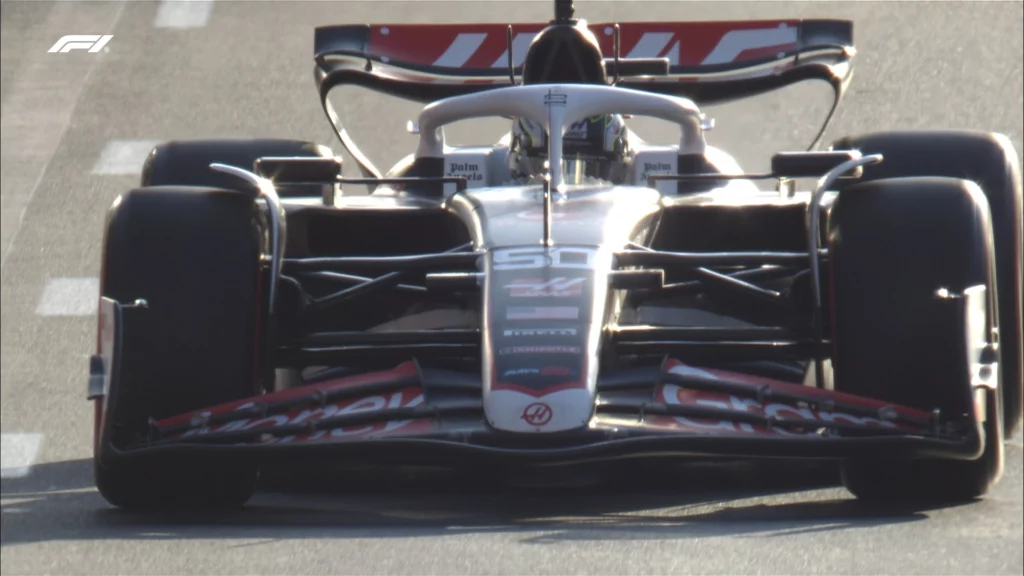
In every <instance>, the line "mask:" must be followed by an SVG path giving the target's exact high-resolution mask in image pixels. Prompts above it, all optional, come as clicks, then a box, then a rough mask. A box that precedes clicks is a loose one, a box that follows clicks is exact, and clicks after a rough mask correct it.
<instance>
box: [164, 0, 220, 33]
mask: <svg viewBox="0 0 1024 576" xmlns="http://www.w3.org/2000/svg"><path fill="white" fill-rule="evenodd" d="M211 12H213V0H164V1H163V2H161V3H160V8H159V9H157V11H156V17H155V18H154V19H153V26H156V27H157V28H173V29H177V30H187V29H190V28H202V27H203V26H206V23H207V22H209V20H210V13H211Z"/></svg>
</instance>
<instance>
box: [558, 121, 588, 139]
mask: <svg viewBox="0 0 1024 576" xmlns="http://www.w3.org/2000/svg"><path fill="white" fill-rule="evenodd" d="M562 138H564V139H568V140H585V139H586V138H587V121H586V120H578V121H576V122H573V123H572V125H570V126H569V129H568V130H566V131H565V135H564V136H562Z"/></svg>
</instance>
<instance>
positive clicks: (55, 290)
mask: <svg viewBox="0 0 1024 576" xmlns="http://www.w3.org/2000/svg"><path fill="white" fill-rule="evenodd" d="M99 294H100V281H99V278H54V279H52V280H50V281H49V282H47V283H46V288H45V289H44V290H43V295H42V297H41V298H40V299H39V305H38V306H36V314H39V315H40V316H91V315H92V314H95V313H96V309H97V306H98V305H99Z"/></svg>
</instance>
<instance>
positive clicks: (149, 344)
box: [95, 187, 268, 509]
mask: <svg viewBox="0 0 1024 576" xmlns="http://www.w3.org/2000/svg"><path fill="white" fill-rule="evenodd" d="M262 236H263V232H262V225H261V224H260V214H259V208H258V205H257V203H256V202H255V201H254V200H253V198H252V197H251V196H250V195H247V194H245V193H243V192H239V191H231V190H217V189H211V188H188V187H153V188H140V189H135V190H132V191H130V192H128V193H126V194H123V195H122V196H121V197H119V198H118V200H117V201H115V203H114V205H113V207H112V208H111V211H110V214H109V216H108V220H107V228H106V235H105V239H104V255H103V270H102V274H101V276H102V280H101V294H102V295H103V296H106V297H108V298H111V299H113V300H116V301H118V302H123V303H125V302H132V301H134V300H136V299H139V298H142V299H145V300H146V301H147V303H148V307H147V308H145V309H142V310H133V311H132V315H133V319H132V320H131V321H130V322H128V321H126V322H125V326H124V338H123V340H122V346H123V347H122V349H121V353H120V356H119V358H120V372H119V375H118V384H117V386H116V387H115V390H114V391H112V394H113V395H114V397H112V398H110V399H109V406H111V407H112V408H111V410H112V411H111V413H109V414H107V425H108V428H107V432H106V433H104V437H103V438H102V439H101V442H104V443H109V444H110V445H112V446H114V447H117V448H123V447H126V446H130V445H132V444H135V443H138V442H140V441H144V439H145V438H146V436H147V433H148V425H147V422H148V419H149V418H153V419H155V420H159V419H162V418H166V417H169V416H174V415H177V414H182V413H187V412H190V411H194V410H199V409H201V408H205V407H208V406H213V405H216V404H220V403H223V402H230V401H233V400H239V399H243V398H247V397H251V396H254V395H256V394H258V393H259V391H260V385H261V382H260V377H261V373H262V371H261V370H259V369H258V368H257V366H258V363H259V362H260V357H259V356H260V354H261V346H260V344H259V342H262V341H265V339H264V338H263V337H261V335H260V331H261V330H263V329H265V326H266V316H267V312H266V311H267V308H268V307H267V302H265V301H264V296H263V295H264V294H266V292H265V291H264V290H262V289H261V285H262V284H263V283H264V280H263V278H264V275H262V274H261V265H260V255H261V246H262ZM104 454H105V450H104V448H103V446H102V445H101V446H99V447H98V449H97V455H96V458H95V477H96V485H97V487H98V489H99V491H100V493H101V494H102V495H103V497H104V498H105V499H106V500H107V501H108V502H110V503H111V504H113V505H115V506H119V507H123V508H132V509H158V508H173V509H182V508H224V507H236V506H240V505H242V504H243V503H245V501H247V500H248V499H249V497H250V496H251V495H252V494H253V491H254V487H255V482H256V467H255V466H254V465H252V464H247V463H235V462H231V461H226V460H224V459H223V458H203V457H191V456H189V457H184V456H181V457H179V456H177V455H176V456H173V457H163V456H160V457H153V458H150V457H146V458H145V459H135V458H132V459H119V458H106V459H104V458H103V456H104Z"/></svg>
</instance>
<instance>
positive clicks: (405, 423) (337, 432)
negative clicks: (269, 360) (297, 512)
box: [182, 388, 423, 444]
mask: <svg viewBox="0 0 1024 576" xmlns="http://www.w3.org/2000/svg"><path fill="white" fill-rule="evenodd" d="M421 404H423V392H422V391H421V390H420V389H419V388H407V389H405V390H401V391H399V392H394V393H392V394H379V395H375V396H367V397H364V398H359V399H356V400H345V401H341V402H336V403H334V404H328V405H326V406H320V407H316V408H305V409H297V410H292V411H291V412H287V413H284V414H274V415H271V416H265V417H261V418H242V419H239V420H234V421H231V422H227V423H225V424H220V425H217V426H211V427H208V428H197V429H193V430H189V431H188V432H185V433H184V434H183V435H182V437H183V438H185V437H189V436H205V435H207V434H213V433H217V432H236V431H242V430H252V429H267V430H268V431H269V430H273V429H274V428H279V427H281V426H291V425H295V424H309V423H310V422H316V421H318V420H323V419H325V418H332V417H336V416H343V415H345V414H358V413H362V412H374V411H378V410H386V409H394V408H412V407H415V406H419V405H421ZM251 407H252V403H251V402H247V403H245V404H242V405H240V406H238V407H237V408H236V409H235V410H246V411H248V410H249V409H250V408H251ZM413 422H415V421H414V420H392V421H390V422H377V423H373V424H360V425H355V426H347V427H343V428H334V429H332V430H320V431H317V432H313V433H312V434H301V435H295V436H284V437H277V436H264V437H263V438H261V439H258V441H259V443H262V444H287V443H293V442H294V443H299V442H310V441H316V440H329V439H331V438H346V437H353V436H363V435H367V434H374V433H376V434H384V433H388V432H394V431H396V430H399V429H406V430H405V431H407V432H408V431H411V430H408V427H409V425H410V424H412V423H413Z"/></svg>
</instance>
